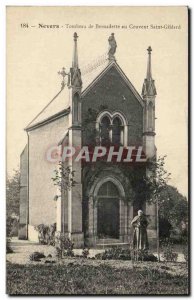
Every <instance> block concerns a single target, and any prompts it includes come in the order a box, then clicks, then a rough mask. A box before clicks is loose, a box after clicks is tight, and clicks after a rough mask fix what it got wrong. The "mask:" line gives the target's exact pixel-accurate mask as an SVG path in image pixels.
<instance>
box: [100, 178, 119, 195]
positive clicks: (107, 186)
mask: <svg viewBox="0 0 194 300" xmlns="http://www.w3.org/2000/svg"><path fill="white" fill-rule="evenodd" d="M118 196H119V192H118V189H117V187H116V186H115V184H114V183H113V182H112V181H107V182H105V183H103V184H102V185H101V187H100V188H99V191H98V197H105V198H106V197H118Z"/></svg>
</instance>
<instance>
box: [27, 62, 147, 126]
mask: <svg viewBox="0 0 194 300" xmlns="http://www.w3.org/2000/svg"><path fill="white" fill-rule="evenodd" d="M112 67H114V68H115V69H116V70H117V71H118V73H119V74H120V75H121V77H122V78H123V80H124V81H125V83H126V84H127V86H128V87H129V89H130V90H131V91H132V93H133V94H134V96H135V97H136V99H137V100H138V101H139V103H140V104H141V105H142V106H143V105H144V104H143V100H142V98H141V96H140V95H139V93H138V92H137V90H136V89H135V87H134V86H133V84H132V83H131V82H130V80H129V79H128V78H127V76H126V75H125V73H124V72H123V70H122V69H121V68H120V67H119V65H118V64H117V62H116V61H112V62H109V61H108V60H104V61H103V62H102V63H101V64H99V65H98V66H97V67H95V68H93V69H91V70H90V71H89V72H88V73H87V74H84V75H82V81H83V85H82V97H84V95H86V94H87V93H88V92H89V91H90V89H91V88H92V87H93V86H94V85H95V84H96V83H97V82H98V81H99V80H100V79H101V78H102V77H103V76H104V75H105V74H106V73H107V72H108V71H109V70H110V69H111V68H112ZM69 106H70V102H69V90H68V88H67V87H65V88H63V89H61V90H60V91H59V92H58V93H57V95H56V96H55V97H54V98H53V99H52V100H51V101H50V102H49V103H48V104H47V105H46V106H45V107H44V108H43V109H42V110H41V112H40V113H39V114H38V115H37V116H36V117H35V118H34V119H33V120H32V121H31V122H30V123H29V124H28V125H27V126H26V128H25V130H26V131H30V130H33V129H35V128H37V127H39V126H42V125H44V124H46V123H48V122H51V121H53V120H56V119H57V118H59V117H62V116H64V115H67V114H68V113H69Z"/></svg>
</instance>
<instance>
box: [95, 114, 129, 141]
mask: <svg viewBox="0 0 194 300" xmlns="http://www.w3.org/2000/svg"><path fill="white" fill-rule="evenodd" d="M96 131H97V132H98V133H99V134H98V137H99V142H100V144H101V145H102V146H109V145H123V146H126V145H127V136H128V128H127V122H126V119H125V117H124V116H123V115H122V114H121V113H120V112H113V113H111V112H109V111H103V112H101V113H100V114H99V115H98V117H97V120H96Z"/></svg>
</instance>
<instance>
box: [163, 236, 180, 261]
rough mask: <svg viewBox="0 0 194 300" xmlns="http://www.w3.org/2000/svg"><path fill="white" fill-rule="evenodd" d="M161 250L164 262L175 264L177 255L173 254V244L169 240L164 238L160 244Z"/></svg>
mask: <svg viewBox="0 0 194 300" xmlns="http://www.w3.org/2000/svg"><path fill="white" fill-rule="evenodd" d="M160 244H161V250H162V252H163V254H162V257H163V258H164V260H165V261H170V262H176V261H177V258H178V253H176V252H174V247H173V242H172V240H171V239H170V238H166V239H164V240H163V241H161V242H160Z"/></svg>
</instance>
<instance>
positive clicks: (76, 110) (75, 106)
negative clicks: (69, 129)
mask: <svg viewBox="0 0 194 300" xmlns="http://www.w3.org/2000/svg"><path fill="white" fill-rule="evenodd" d="M73 102H74V103H73V121H74V122H75V123H77V122H78V120H79V95H78V94H77V93H76V94H75V95H74V97H73Z"/></svg>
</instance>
